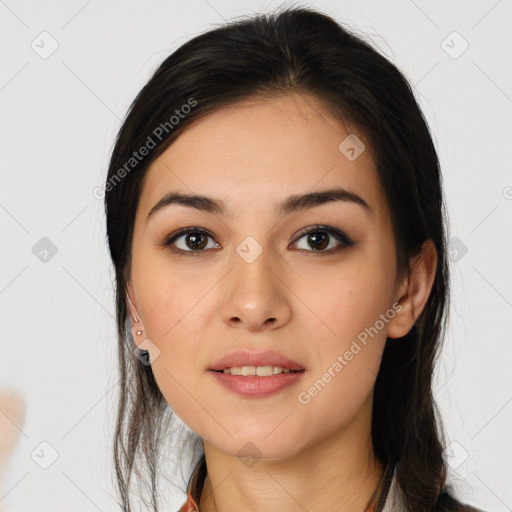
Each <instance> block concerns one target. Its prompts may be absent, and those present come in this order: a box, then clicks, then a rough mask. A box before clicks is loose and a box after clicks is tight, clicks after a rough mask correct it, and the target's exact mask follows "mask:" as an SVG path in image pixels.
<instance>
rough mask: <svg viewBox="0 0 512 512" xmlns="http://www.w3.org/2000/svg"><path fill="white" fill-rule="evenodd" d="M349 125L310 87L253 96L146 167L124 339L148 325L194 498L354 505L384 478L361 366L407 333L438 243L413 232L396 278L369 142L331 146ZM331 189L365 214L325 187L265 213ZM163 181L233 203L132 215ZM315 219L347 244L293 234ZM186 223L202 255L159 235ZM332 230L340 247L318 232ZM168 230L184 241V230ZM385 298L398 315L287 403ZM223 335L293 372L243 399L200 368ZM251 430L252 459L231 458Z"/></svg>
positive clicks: (241, 503) (153, 198) (277, 506)
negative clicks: (195, 477)
mask: <svg viewBox="0 0 512 512" xmlns="http://www.w3.org/2000/svg"><path fill="white" fill-rule="evenodd" d="M349 133H355V134H356V135H357V137H358V138H359V139H360V140H361V141H363V142H364V144H365V145H366V147H367V148H368V147H369V144H368V141H367V140H366V139H365V137H364V135H363V134H362V133H359V131H358V130H357V129H356V128H354V127H352V128H350V131H349V129H348V128H347V127H346V126H343V125H342V124H340V123H339V122H337V121H336V120H335V119H334V118H332V117H331V116H330V113H329V109H328V107H327V106H326V105H324V104H323V102H322V101H321V100H320V99H317V98H316V97H313V96H310V95H299V94H296V93H293V94H286V95H282V96H279V97H275V98H273V99H268V98H267V99H261V98H259V99H258V98H252V99H251V100H244V101H243V102H239V103H238V104H235V105H231V106H228V107H224V108H222V109H221V110H219V111H217V112H215V113H213V114H210V115H209V116H208V117H206V118H204V119H202V120H200V121H198V122H196V123H194V124H193V125H192V126H191V127H190V128H189V129H187V131H185V132H184V133H183V134H182V135H180V137H179V138H178V139H177V140H176V141H175V142H174V143H173V144H172V145H171V146H170V147H169V148H168V149H167V150H166V151H165V152H164V153H163V154H162V155H160V157H159V158H158V159H157V160H156V161H155V162H154V163H153V164H152V165H151V167H150V169H149V170H148V174H147V176H146V181H145V183H144V187H143V190H142V193H141V197H140V202H139V205H138V210H137V214H136V222H135V228H134V237H133V246H132V266H131V273H130V280H129V282H128V295H129V299H130V301H129V305H130V307H131V311H132V313H133V314H134V315H135V316H136V317H137V319H138V320H139V321H138V322H136V323H135V322H134V321H133V319H132V332H133V335H134V339H135V340H136V342H137V343H140V341H141V339H143V338H144V339H146V338H148V339H149V340H151V344H150V345H146V348H148V349H149V351H150V357H151V359H152V369H153V372H154V375H155V378H156V380H157V383H158V386H159V387H160V389H161V391H162V393H163V395H164V396H165V399H166V400H167V402H168V403H169V405H170V407H171V408H172V409H173V411H174V412H175V413H176V414H177V415H178V416H179V417H180V418H181V419H182V420H183V421H184V422H185V423H186V424H187V425H188V426H189V427H190V428H191V429H192V430H194V431H195V432H196V433H197V434H198V435H200V436H201V438H202V439H203V443H204V449H205V454H206V462H207V467H208V477H207V479H206V482H205V488H204V490H203V493H202V496H201V500H200V503H199V506H200V509H201V511H205V512H212V511H222V512H231V511H239V510H247V511H255V512H256V511H265V512H274V511H279V512H282V510H288V511H301V512H303V511H304V510H308V511H310V512H315V511H324V510H337V511H339V512H345V511H351V512H354V511H358V510H360V511H363V510H364V508H365V506H366V505H367V503H368V501H369V499H370V497H371V495H372V494H373V492H374V490H375V488H376V486H377V484H378V481H379V479H380V477H381V475H382V472H383V469H384V468H382V467H381V465H380V464H379V463H378V462H377V461H376V460H375V458H374V453H373V449H372V443H371V436H370V425H371V417H372V397H373V388H374V384H375V379H376V376H377V373H378V369H379V365H380V361H381V357H382V351H383V349H384V345H385V342H386V337H390V338H398V337H401V336H403V335H405V334H406V333H407V332H408V331H409V330H410V329H411V327H412V326H413V324H414V322H415V321H416V319H417V317H418V316H419V315H420V313H421V311H422V310H423V308H424V306H425V303H426V301H427V299H428V295H429V293H430V290H431V287H432V284H433V280H434V275H435V268H436V252H435V248H434V247H433V244H431V243H430V242H428V243H426V244H425V245H424V249H423V252H422V253H421V257H420V258H418V259H414V261H412V262H411V263H414V266H413V268H412V271H411V272H410V274H409V275H407V276H406V277H404V278H402V279H398V278H397V269H396V263H395V262H396V253H395V240H394V237H393V232H392V225H391V220H390V215H389V210H388V206H387V203H386V200H385V197H384V195H383V191H382V189H381V186H380V183H379V181H378V177H377V174H376V170H375V164H374V161H373V159H372V157H371V155H370V151H368V150H365V151H363V153H362V154H361V155H360V156H359V157H358V158H356V159H355V160H354V161H350V160H348V159H347V158H346V157H345V155H344V154H342V153H341V152H340V151H339V150H338V146H339V144H340V143H341V142H342V141H343V140H344V139H345V137H346V136H347V135H348V134H349ZM340 186H341V187H343V188H346V189H348V190H350V191H352V192H355V193H356V194H358V195H359V196H361V197H362V198H363V199H364V200H365V201H366V202H367V203H368V204H369V205H370V206H371V208H372V213H368V212H366V211H365V210H364V209H363V208H362V207H361V206H358V205H357V204H355V203H351V202H345V201H338V202H332V203H327V204H324V205H320V206H316V207H314V208H311V209H309V210H304V211H299V212H295V213H292V214H290V215H288V216H281V217H276V216H275V213H274V207H275V205H276V204H277V203H278V202H280V201H281V200H282V199H284V198H285V197H286V196H289V195H292V194H302V193H307V192H312V191H320V190H324V189H330V188H334V187H340ZM171 190H175V191H179V192H183V193H198V194H204V195H207V196H209V197H213V198H216V199H221V200H223V201H224V202H225V203H226V204H227V207H228V209H229V211H230V212H231V213H232V216H231V217H222V216H220V215H218V214H213V213H206V212H201V211H198V210H195V209H193V208H187V207H186V206H182V205H176V204H175V205H171V206H168V207H167V208H165V209H163V210H161V211H159V212H158V213H155V214H154V215H153V216H152V217H151V218H150V220H149V221H148V222H146V217H147V215H148V212H149V210H150V209H151V208H152V207H153V206H154V205H155V203H157V202H158V200H159V199H160V198H161V197H162V196H163V195H165V194H166V193H167V192H169V191H171ZM313 224H322V225H327V226H331V227H334V228H338V229H340V230H342V231H344V232H345V233H346V234H347V235H348V236H349V237H350V238H351V239H352V240H353V241H354V245H353V246H351V247H343V248H342V249H341V250H340V251H339V252H335V253H332V254H330V255H327V254H325V255H322V254H319V252H320V251H318V250H317V251H316V252H315V248H316V246H315V244H314V241H313V242H311V239H310V237H308V236H307V235H306V236H305V235H299V236H300V238H299V237H298V236H297V234H298V232H299V230H302V229H303V228H307V227H308V226H312V225H313ZM185 227H201V228H203V229H205V230H207V231H209V232H210V233H211V234H212V238H207V239H206V240H207V242H208V245H207V247H205V248H204V249H202V251H203V253H201V255H198V256H194V255H191V256H187V255H185V256H179V255H177V254H175V253H173V252H172V251H171V250H170V249H169V248H166V247H163V246H161V245H159V244H160V243H162V242H163V241H164V239H165V238H166V237H167V236H168V235H170V234H172V233H174V232H176V231H178V229H181V228H185ZM247 236H252V237H253V238H254V239H255V240H256V241H257V242H258V244H259V245H260V246H261V248H262V253H261V254H260V256H259V257H258V258H256V259H255V261H253V262H252V263H248V262H247V261H246V260H244V259H243V258H242V257H240V256H239V254H238V253H237V252H236V248H237V246H238V245H239V244H240V243H241V242H242V241H243V240H244V239H245V238H246V237H247ZM308 240H309V242H308ZM216 243H218V244H220V245H219V246H217V245H216ZM328 243H329V249H330V248H331V247H335V246H339V245H340V242H338V241H337V240H336V238H334V237H332V236H331V237H329V238H328ZM175 245H178V247H179V248H181V249H183V250H188V251H192V250H194V248H195V247H196V246H194V244H193V243H189V245H187V244H186V236H181V237H180V238H179V239H178V240H176V241H175ZM322 250H324V251H325V250H328V249H322ZM393 304H395V309H393ZM397 308H398V309H400V311H399V312H396V310H397ZM389 310H391V311H394V312H395V314H394V315H393V318H389V316H390V315H389V314H388V315H387V316H386V318H387V319H388V321H387V322H385V323H384V327H383V328H381V329H380V330H379V332H378V334H377V335H374V337H373V338H369V341H368V343H367V345H365V346H363V345H361V344H360V345H361V346H362V347H363V348H362V350H361V351H359V352H358V353H357V355H355V356H354V357H353V359H352V360H350V361H348V364H346V366H344V367H343V369H342V371H339V372H337V373H336V372H335V377H332V378H331V380H330V382H328V383H327V384H326V385H325V387H323V389H321V391H320V392H318V393H317V394H316V396H314V397H311V400H310V401H309V403H307V404H304V403H301V402H300V401H299V400H298V398H297V397H298V393H299V392H301V391H307V390H308V388H310V387H311V386H312V385H313V384H314V383H315V381H318V379H320V378H322V375H323V374H324V373H325V372H326V371H327V369H328V368H329V367H332V366H333V363H334V362H335V361H336V360H337V357H338V355H343V354H344V353H345V352H346V351H347V350H348V349H349V348H350V346H351V343H352V341H353V340H356V339H357V336H358V334H359V333H361V332H362V331H364V330H365V328H369V327H370V326H374V325H375V323H376V321H377V320H378V319H379V318H382V317H380V315H381V314H386V312H387V311H389ZM269 318H274V319H275V320H274V321H273V322H272V321H269V322H266V320H267V319H269ZM138 329H142V330H143V334H142V335H136V330H138ZM397 342H398V341H397ZM143 348H144V347H143ZM236 349H249V350H255V351H264V350H266V349H274V350H278V351H280V352H281V353H283V354H284V355H286V356H288V357H291V358H292V359H294V360H295V361H297V362H299V363H300V364H301V365H302V366H304V368H305V369H306V372H305V374H304V376H303V378H302V380H301V381H300V383H298V384H297V385H295V386H292V387H288V388H286V389H285V390H282V391H280V392H278V393H276V394H274V395H272V396H269V397H266V398H250V399H248V398H242V397H240V396H238V395H235V394H233V393H231V392H230V391H227V390H226V389H225V388H224V387H222V386H221V385H220V384H219V383H217V380H216V379H215V378H214V376H213V375H212V374H211V373H210V372H209V371H208V368H209V366H210V365H211V364H212V363H214V362H215V361H217V360H218V359H219V358H220V357H222V356H223V355H225V354H227V353H229V352H231V351H233V350H236ZM248 442H250V443H252V445H254V446H255V447H256V448H257V450H259V453H260V454H261V457H257V458H255V459H254V460H252V461H251V460H250V459H244V458H240V453H241V450H244V449H245V450H247V448H244V447H246V444H247V443H248ZM242 454H245V452H243V451H242ZM305 482H307V484H306V483H305Z"/></svg>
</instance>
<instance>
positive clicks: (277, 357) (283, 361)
mask: <svg viewBox="0 0 512 512" xmlns="http://www.w3.org/2000/svg"><path fill="white" fill-rule="evenodd" d="M233 366H281V367H282V368H289V369H290V370H295V371H300V370H304V366H302V365H301V364H300V363H298V362H296V361H293V360H292V359H290V358H288V357H286V356H284V355H283V354H280V353H279V352H275V351H273V350H268V351H265V352H249V351H246V350H237V351H235V352H231V353H230V354H227V355H225V356H224V357H222V358H221V359H219V360H218V361H217V362H216V363H214V364H212V365H211V366H210V368H209V370H214V371H223V370H224V369H225V368H232V367H233Z"/></svg>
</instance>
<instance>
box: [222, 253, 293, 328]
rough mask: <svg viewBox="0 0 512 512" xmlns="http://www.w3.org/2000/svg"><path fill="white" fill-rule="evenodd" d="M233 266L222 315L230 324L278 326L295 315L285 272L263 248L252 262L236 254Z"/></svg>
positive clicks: (226, 285) (240, 326) (256, 326)
mask: <svg viewBox="0 0 512 512" xmlns="http://www.w3.org/2000/svg"><path fill="white" fill-rule="evenodd" d="M233 261H234V263H233V268H232V269H231V271H230V272H229V274H228V276H226V280H225V282H224V286H225V287H226V293H225V300H224V301H223V305H222V317H223V319H224V321H225V322H226V323H227V324H228V325H229V326H230V327H235V328H238V329H244V330H247V331H249V332H258V331H264V330H268V329H278V328H279V327H282V326H284V325H286V324H287V323H288V322H289V321H290V318H291V307H290V302H289V295H290V294H291V292H290V291H289V288H288V287H287V286H286V284H285V282H284V280H283V277H284V276H283V275H282V274H283V272H282V271H281V272H280V271H279V268H277V266H276V264H275V263H273V262H272V261H270V255H269V251H263V252H262V253H261V254H260V255H259V256H258V257H257V258H256V259H255V260H254V261H251V262H248V261H246V260H245V259H244V258H243V257H241V256H239V255H238V254H237V253H235V254H234V258H233Z"/></svg>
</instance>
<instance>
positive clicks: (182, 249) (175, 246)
mask: <svg viewBox="0 0 512 512" xmlns="http://www.w3.org/2000/svg"><path fill="white" fill-rule="evenodd" d="M209 238H210V239H212V240H213V238H212V237H211V236H210V235H209V234H208V233H207V232H206V231H204V230H202V229H196V228H188V229H187V230H182V231H180V232H179V233H176V234H174V235H171V236H170V237H169V238H168V239H167V240H166V241H165V242H164V243H163V244H162V245H165V246H166V247H169V248H170V249H171V250H172V251H175V252H178V253H201V252H204V249H214V248H216V247H220V245H219V244H218V243H216V242H214V243H213V244H211V245H210V247H208V239H209Z"/></svg>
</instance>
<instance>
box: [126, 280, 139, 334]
mask: <svg viewBox="0 0 512 512" xmlns="http://www.w3.org/2000/svg"><path fill="white" fill-rule="evenodd" d="M126 288H127V294H126V303H127V306H128V311H129V313H130V325H131V329H132V332H133V333H135V331H136V330H138V329H139V328H140V327H139V326H140V325H141V323H140V316H139V314H138V312H137V306H136V302H135V294H134V293H133V286H132V283H131V282H128V283H127V284H126ZM133 339H134V340H135V339H137V338H136V336H135V334H134V337H133Z"/></svg>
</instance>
